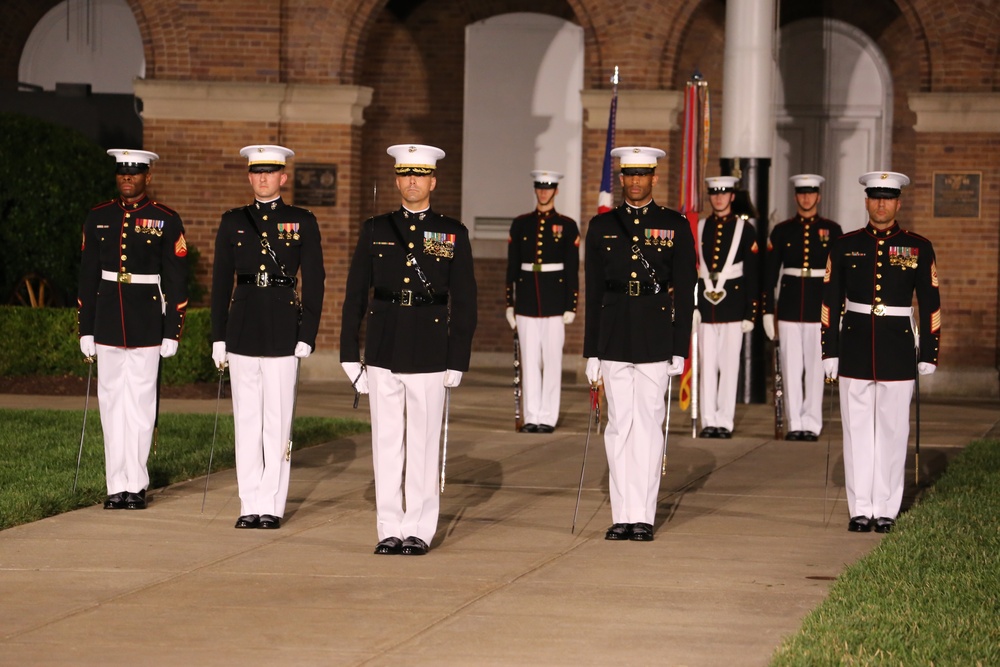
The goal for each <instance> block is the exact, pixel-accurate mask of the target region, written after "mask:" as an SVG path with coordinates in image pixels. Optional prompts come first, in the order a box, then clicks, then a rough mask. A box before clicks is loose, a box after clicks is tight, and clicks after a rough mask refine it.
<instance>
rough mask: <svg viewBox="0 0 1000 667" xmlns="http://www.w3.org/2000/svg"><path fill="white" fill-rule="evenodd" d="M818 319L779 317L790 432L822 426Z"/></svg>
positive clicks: (821, 351) (821, 373) (820, 355)
mask: <svg viewBox="0 0 1000 667" xmlns="http://www.w3.org/2000/svg"><path fill="white" fill-rule="evenodd" d="M820 336H821V334H820V324H819V322H783V321H781V320H778V338H779V339H780V340H781V345H780V346H779V349H780V350H781V372H782V379H783V380H784V385H785V414H786V415H787V416H788V430H789V431H812V432H813V433H815V434H816V435H819V434H820V432H821V431H822V429H823V378H824V377H825V376H824V373H823V349H822V343H821V342H820Z"/></svg>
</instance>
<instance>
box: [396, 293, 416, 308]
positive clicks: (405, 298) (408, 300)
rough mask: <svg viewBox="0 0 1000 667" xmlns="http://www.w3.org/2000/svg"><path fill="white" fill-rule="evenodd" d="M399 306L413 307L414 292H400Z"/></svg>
mask: <svg viewBox="0 0 1000 667" xmlns="http://www.w3.org/2000/svg"><path fill="white" fill-rule="evenodd" d="M399 305H401V306H412V305H413V290H408V289H404V290H400V292H399Z"/></svg>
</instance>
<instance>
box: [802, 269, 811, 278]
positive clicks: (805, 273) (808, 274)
mask: <svg viewBox="0 0 1000 667" xmlns="http://www.w3.org/2000/svg"><path fill="white" fill-rule="evenodd" d="M802 277H803V278H811V277H812V269H808V268H803V269H802Z"/></svg>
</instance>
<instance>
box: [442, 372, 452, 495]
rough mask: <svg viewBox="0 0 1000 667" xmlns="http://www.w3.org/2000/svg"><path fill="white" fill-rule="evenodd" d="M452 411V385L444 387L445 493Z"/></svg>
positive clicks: (443, 446) (443, 453)
mask: <svg viewBox="0 0 1000 667" xmlns="http://www.w3.org/2000/svg"><path fill="white" fill-rule="evenodd" d="M449 412H451V387H445V388H444V439H443V442H442V443H441V493H444V469H445V466H446V465H447V464H448V413H449Z"/></svg>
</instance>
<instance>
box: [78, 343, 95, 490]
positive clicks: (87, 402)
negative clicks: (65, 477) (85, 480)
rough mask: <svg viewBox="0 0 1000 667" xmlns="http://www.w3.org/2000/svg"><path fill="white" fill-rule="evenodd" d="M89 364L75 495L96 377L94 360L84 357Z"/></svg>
mask: <svg viewBox="0 0 1000 667" xmlns="http://www.w3.org/2000/svg"><path fill="white" fill-rule="evenodd" d="M83 360H84V361H86V362H87V398H86V399H85V400H84V402H83V428H82V429H80V451H78V452H77V453H76V474H75V475H73V493H76V482H77V480H78V479H80V460H81V459H82V458H83V436H84V434H85V433H86V432H87V411H88V409H89V408H90V380H91V378H92V377H93V376H94V358H93V357H84V358H83Z"/></svg>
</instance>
